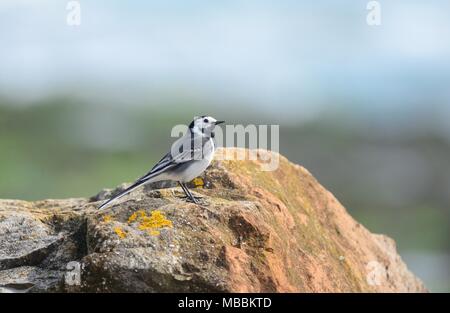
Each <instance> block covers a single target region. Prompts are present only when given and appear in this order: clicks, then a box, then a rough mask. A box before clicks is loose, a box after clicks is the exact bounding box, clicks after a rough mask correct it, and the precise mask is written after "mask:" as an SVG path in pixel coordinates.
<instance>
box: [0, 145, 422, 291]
mask: <svg viewBox="0 0 450 313" xmlns="http://www.w3.org/2000/svg"><path fill="white" fill-rule="evenodd" d="M228 151H229V152H232V153H234V152H236V151H237V150H228ZM223 152H224V151H223V150H222V151H221V152H219V153H223ZM268 153H269V152H267V151H261V150H259V151H258V154H259V155H260V156H263V157H264V156H265V157H267V156H268V155H267V154H268ZM272 156H273V155H272ZM261 163H262V161H215V162H214V163H213V164H212V165H211V167H210V168H209V169H208V171H207V172H206V173H205V174H204V176H203V177H202V179H198V180H196V181H195V182H193V183H192V184H191V187H195V186H196V187H197V188H195V189H194V194H195V195H196V196H202V197H203V198H202V200H201V204H200V205H196V204H192V203H188V202H186V200H185V199H184V198H183V197H182V196H183V194H182V192H181V189H180V188H179V187H175V186H174V185H173V184H170V183H162V184H156V185H153V186H147V187H144V188H142V189H139V190H136V191H134V192H133V193H132V194H130V195H129V196H126V197H124V198H122V199H120V200H119V201H117V202H116V203H115V205H113V206H111V207H110V208H109V209H106V210H105V211H101V212H99V211H98V210H96V207H97V206H98V204H99V202H98V201H101V200H103V199H106V198H107V197H109V196H110V195H111V194H112V193H115V192H118V191H120V190H121V189H123V188H124V186H121V187H119V188H118V189H117V190H114V191H107V190H105V191H103V192H100V193H99V194H98V195H97V196H95V197H93V198H91V199H66V200H44V201H35V202H25V201H19V200H0V290H1V291H4V292H54V291H55V292H56V291H76V292H84V291H94V292H97V291H98V292H113V291H116V292H120V291H129V292H175V291H187V292H197V291H198V292H364V291H368V292H397V291H402V292H423V291H426V289H425V287H424V285H423V284H422V283H421V282H420V281H419V280H418V279H417V278H416V277H415V276H414V275H413V274H412V273H411V272H409V271H408V269H407V268H406V265H405V264H404V263H403V261H402V260H401V258H400V256H399V255H398V254H397V252H396V249H395V243H394V241H393V240H392V239H390V238H388V237H386V236H383V235H375V234H372V233H370V232H369V231H368V230H367V229H366V228H364V226H362V225H361V224H359V223H358V222H357V221H355V220H354V219H353V218H352V217H351V216H350V215H349V214H348V213H347V211H346V210H345V208H344V207H342V205H341V204H340V203H339V202H338V201H337V200H336V199H335V198H334V196H333V195H332V194H331V193H330V192H328V191H327V190H325V189H324V188H323V187H322V186H321V185H320V184H319V183H318V182H317V181H316V180H315V179H314V177H313V176H312V175H311V174H310V173H309V172H308V171H307V170H306V169H304V168H302V167H301V166H298V165H294V164H292V163H290V162H289V161H288V160H287V159H285V158H284V157H280V166H279V168H278V169H277V170H276V171H272V172H264V171H262V170H261V168H260V165H261ZM194 185H195V186H194ZM151 187H152V188H153V189H152V188H151ZM155 188H159V189H155Z"/></svg>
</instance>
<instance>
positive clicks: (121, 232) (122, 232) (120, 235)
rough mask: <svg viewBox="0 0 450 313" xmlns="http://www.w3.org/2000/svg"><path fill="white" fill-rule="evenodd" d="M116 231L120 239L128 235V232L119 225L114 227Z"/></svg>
mask: <svg viewBox="0 0 450 313" xmlns="http://www.w3.org/2000/svg"><path fill="white" fill-rule="evenodd" d="M114 232H115V233H116V234H117V236H119V238H120V239H123V238H125V237H126V236H127V233H126V232H124V231H123V229H122V228H121V227H119V226H116V227H114Z"/></svg>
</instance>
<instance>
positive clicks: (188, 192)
mask: <svg viewBox="0 0 450 313" xmlns="http://www.w3.org/2000/svg"><path fill="white" fill-rule="evenodd" d="M178 183H179V184H180V186H181V188H183V191H184V193H185V194H186V196H187V197H188V198H189V199H190V200H191V201H192V202H194V203H196V204H197V203H198V201H197V199H195V197H194V196H193V195H192V193H191V192H190V191H189V188H188V187H187V186H186V185H185V184H184V183H182V182H178Z"/></svg>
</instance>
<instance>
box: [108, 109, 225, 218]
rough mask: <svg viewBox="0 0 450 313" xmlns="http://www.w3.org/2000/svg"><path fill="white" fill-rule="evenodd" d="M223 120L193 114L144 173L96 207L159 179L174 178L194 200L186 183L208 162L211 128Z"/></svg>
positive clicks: (212, 132)
mask: <svg viewBox="0 0 450 313" xmlns="http://www.w3.org/2000/svg"><path fill="white" fill-rule="evenodd" d="M223 122H224V121H217V120H216V119H215V118H212V117H211V116H201V117H196V118H194V120H193V121H192V122H191V124H190V125H189V129H188V131H187V132H186V134H185V135H184V136H183V137H181V138H179V139H178V140H176V141H175V142H174V143H173V145H172V148H171V150H170V151H169V152H168V153H167V154H166V155H165V156H164V157H163V158H162V159H161V160H160V161H159V162H158V163H156V165H155V166H153V168H152V169H151V170H150V171H149V172H148V173H147V174H145V175H144V176H142V177H141V178H139V179H138V180H136V181H135V182H134V183H133V184H132V185H131V186H130V187H128V188H127V189H125V190H124V191H122V192H121V193H119V194H118V195H116V196H114V197H112V198H111V199H109V200H107V201H105V202H104V203H103V204H102V205H101V206H100V207H99V209H103V208H105V207H106V206H107V205H108V204H110V203H111V202H112V201H114V200H117V199H119V198H121V197H123V196H125V195H127V194H128V193H130V192H131V191H133V190H134V189H136V188H138V187H139V186H142V185H145V184H148V183H153V182H157V181H161V180H172V181H176V182H178V183H179V184H180V186H181V188H182V189H183V191H184V193H185V194H186V197H187V198H188V199H190V200H191V201H192V202H194V203H198V201H197V199H196V198H195V197H194V196H193V195H192V193H191V192H190V191H189V189H188V187H187V186H186V183H187V182H190V181H191V180H193V179H194V178H196V177H197V176H199V175H200V174H202V173H203V172H204V171H205V170H206V168H207V167H208V166H209V164H210V163H211V161H212V159H213V157H214V152H215V150H216V147H215V143H214V128H215V127H216V125H218V124H221V123H223Z"/></svg>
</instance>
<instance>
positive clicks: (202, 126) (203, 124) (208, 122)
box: [189, 115, 224, 133]
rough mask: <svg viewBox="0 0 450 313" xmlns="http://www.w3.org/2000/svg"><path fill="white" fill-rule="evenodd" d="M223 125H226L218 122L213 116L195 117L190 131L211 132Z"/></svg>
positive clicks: (190, 125)
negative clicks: (217, 126)
mask: <svg viewBox="0 0 450 313" xmlns="http://www.w3.org/2000/svg"><path fill="white" fill-rule="evenodd" d="M222 123H224V121H218V120H216V119H215V118H214V117H212V116H206V115H202V116H199V117H195V118H194V119H193V120H192V122H191V124H189V129H191V131H193V130H200V131H202V132H203V133H204V132H205V131H209V132H211V131H212V130H213V129H214V127H216V125H219V124H222Z"/></svg>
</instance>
